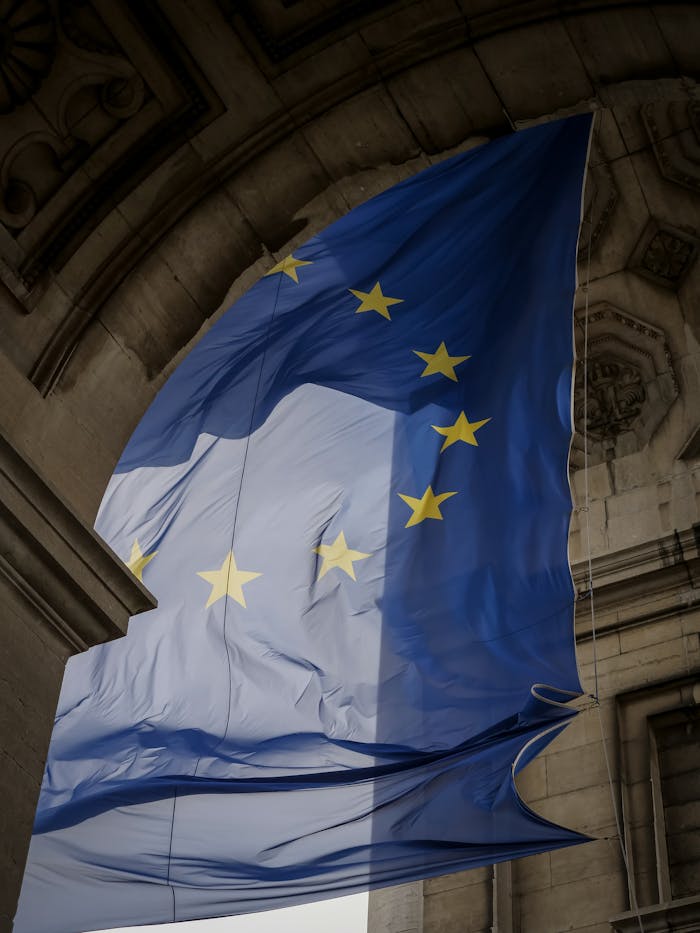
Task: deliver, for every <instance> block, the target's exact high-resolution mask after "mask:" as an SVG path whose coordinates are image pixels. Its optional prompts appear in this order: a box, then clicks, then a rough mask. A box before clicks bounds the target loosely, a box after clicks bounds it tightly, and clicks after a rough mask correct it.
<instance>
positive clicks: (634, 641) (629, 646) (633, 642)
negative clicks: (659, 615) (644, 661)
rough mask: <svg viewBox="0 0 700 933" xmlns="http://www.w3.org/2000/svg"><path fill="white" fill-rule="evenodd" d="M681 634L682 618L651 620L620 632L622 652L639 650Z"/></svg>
mask: <svg viewBox="0 0 700 933" xmlns="http://www.w3.org/2000/svg"><path fill="white" fill-rule="evenodd" d="M680 636H681V623H680V619H678V618H675V619H673V618H672V619H668V618H667V619H663V620H662V621H661V622H649V623H647V624H646V625H639V626H635V627H634V628H628V629H624V630H623V631H621V632H620V649H621V651H622V652H629V651H637V650H638V649H640V648H647V647H649V646H650V645H658V644H660V643H663V642H668V641H670V640H671V639H674V638H680Z"/></svg>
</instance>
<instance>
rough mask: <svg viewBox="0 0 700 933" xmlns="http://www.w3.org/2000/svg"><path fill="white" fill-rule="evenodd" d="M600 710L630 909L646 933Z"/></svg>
mask: <svg viewBox="0 0 700 933" xmlns="http://www.w3.org/2000/svg"><path fill="white" fill-rule="evenodd" d="M596 707H597V709H598V723H599V725H600V738H601V741H602V743H603V757H604V759H605V770H606V771H607V772H608V785H609V787H610V797H611V799H612V805H613V813H614V815H615V827H616V829H617V838H618V841H619V843H620V852H621V853H622V861H623V862H624V865H625V874H626V876H627V890H628V891H629V895H630V907H631V908H632V910H633V911H634V913H635V915H636V917H637V923H638V924H639V933H645V931H644V923H643V921H642V915H641V913H640V910H639V904H638V903H637V891H636V885H635V883H634V878H633V877H632V872H631V870H630V863H629V858H628V855H627V845H626V844H625V838H624V836H623V834H622V818H621V816H620V808H619V807H618V803H617V797H616V796H615V785H614V782H613V775H612V768H611V767H610V757H609V755H608V739H607V736H606V734H605V726H604V724H603V714H602V712H601V709H600V703H596Z"/></svg>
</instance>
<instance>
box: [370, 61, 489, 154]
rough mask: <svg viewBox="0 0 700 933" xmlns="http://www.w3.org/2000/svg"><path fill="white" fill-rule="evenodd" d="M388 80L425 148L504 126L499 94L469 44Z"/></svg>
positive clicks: (445, 146) (448, 144) (449, 144)
mask: <svg viewBox="0 0 700 933" xmlns="http://www.w3.org/2000/svg"><path fill="white" fill-rule="evenodd" d="M386 84H387V88H388V90H389V93H390V94H391V96H392V98H393V99H394V102H395V103H396V106H397V108H398V110H399V112H400V113H401V115H402V116H403V118H404V120H406V122H407V123H408V125H409V126H410V128H411V131H412V132H413V135H414V136H415V137H416V139H417V140H418V142H419V143H420V145H421V147H422V148H423V150H424V151H425V152H429V153H436V152H442V151H443V150H445V149H449V148H450V147H452V146H455V145H457V143H459V142H461V141H462V140H464V139H466V138H467V137H468V136H470V135H471V134H473V133H474V132H475V131H476V130H477V129H478V130H479V131H480V132H484V131H486V132H487V131H488V129H489V128H494V129H497V130H501V131H502V130H504V129H505V128H507V123H506V121H505V117H504V115H503V111H502V109H501V104H500V102H499V100H498V97H497V96H496V94H495V93H494V91H493V89H492V87H491V86H490V84H489V83H488V80H487V78H486V76H485V74H484V72H483V70H482V68H481V65H480V64H479V61H478V59H477V57H476V55H475V54H474V52H473V50H472V49H469V48H462V49H457V50H455V51H452V52H448V53H447V54H446V55H443V56H441V57H440V58H437V59H435V58H433V59H430V60H429V61H427V62H422V63H420V64H419V65H415V66H414V67H413V68H410V69H409V70H407V71H404V72H401V73H400V74H399V75H397V76H396V77H393V78H390V79H389V80H388V81H387V82H386Z"/></svg>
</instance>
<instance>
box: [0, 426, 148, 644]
mask: <svg viewBox="0 0 700 933" xmlns="http://www.w3.org/2000/svg"><path fill="white" fill-rule="evenodd" d="M0 541H1V542H2V544H0V573H1V574H3V576H4V577H5V578H6V579H7V580H8V581H9V582H10V584H11V585H12V586H13V587H14V588H16V589H17V590H19V591H20V592H21V593H22V594H23V596H24V598H25V599H26V600H27V601H28V602H29V603H30V604H31V605H32V607H33V609H34V611H35V618H36V619H37V621H38V622H39V623H40V624H42V625H43V626H46V627H48V628H49V629H50V630H51V632H52V634H53V636H54V637H58V639H59V640H60V642H61V643H62V644H64V645H65V646H66V648H67V649H68V651H69V653H71V654H72V653H74V652H76V651H83V650H85V649H86V648H89V647H90V646H91V645H96V644H99V643H101V642H105V641H110V640H111V639H114V638H119V637H120V636H122V635H124V634H125V633H126V628H127V623H128V620H129V617H130V616H132V615H135V614H136V613H139V612H144V611H145V610H148V609H153V608H154V607H155V605H156V601H155V599H154V598H153V596H152V595H151V594H150V593H149V592H148V590H147V589H146V588H145V587H144V586H143V585H142V584H141V583H140V582H139V581H138V580H137V579H136V577H134V576H133V574H131V573H130V571H129V570H128V569H127V568H126V566H125V565H124V564H123V563H122V561H121V560H120V559H119V558H118V557H117V555H116V554H115V553H114V552H113V551H112V550H111V549H110V548H109V547H107V545H106V544H105V543H104V542H103V541H102V539H101V538H100V537H99V536H98V535H97V534H96V533H95V532H94V531H93V530H92V529H91V528H89V527H88V526H87V525H85V524H84V523H83V522H81V521H80V519H78V518H77V517H76V515H75V514H74V513H73V512H72V510H71V509H70V508H69V506H68V505H67V504H66V503H65V502H64V500H63V499H62V498H61V497H60V495H59V494H58V493H57V492H56V491H55V490H54V489H53V488H52V487H51V486H50V485H49V484H48V483H47V482H46V481H45V480H43V479H42V478H41V476H40V475H39V474H38V472H37V471H36V469H35V468H34V467H33V466H32V465H31V464H30V463H29V462H28V461H27V460H25V459H24V458H23V457H21V456H20V454H19V453H18V452H17V451H16V450H15V449H14V448H13V447H12V446H11V444H10V443H9V442H8V441H7V440H6V439H5V438H4V437H3V436H2V435H1V434H0Z"/></svg>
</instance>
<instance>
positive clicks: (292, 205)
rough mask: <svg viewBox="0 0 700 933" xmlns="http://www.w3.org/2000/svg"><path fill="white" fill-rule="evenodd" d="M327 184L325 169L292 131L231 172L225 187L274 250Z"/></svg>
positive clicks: (295, 229) (295, 228)
mask: <svg viewBox="0 0 700 933" xmlns="http://www.w3.org/2000/svg"><path fill="white" fill-rule="evenodd" d="M329 184H330V178H329V176H328V174H327V172H326V171H325V170H324V169H323V167H322V166H321V165H320V163H319V161H318V159H317V158H316V156H315V155H314V153H313V152H312V150H311V149H310V147H309V146H308V144H307V143H306V141H305V140H304V138H303V137H302V135H301V134H300V133H295V134H293V135H292V136H289V137H288V138H287V139H285V140H284V141H283V142H280V143H278V144H277V145H275V146H272V147H271V148H270V149H268V150H267V151H266V152H264V153H263V154H262V155H260V156H259V158H257V159H256V160H255V161H254V162H253V163H251V164H250V165H248V166H246V167H245V168H244V169H242V170H241V171H240V172H238V173H237V174H236V175H234V176H233V178H231V179H230V180H229V181H228V182H227V183H226V189H227V191H228V192H229V193H230V194H231V195H232V197H233V199H234V201H235V202H236V203H237V204H238V206H239V207H240V209H241V211H242V213H243V215H244V217H245V218H246V219H247V221H248V222H249V223H250V225H251V227H252V228H253V229H254V230H255V232H256V233H257V235H258V236H259V237H260V239H261V240H262V242H263V243H265V245H266V246H267V248H268V249H269V250H270V251H271V252H275V251H276V250H278V249H280V248H281V247H282V246H284V244H286V243H287V242H288V241H289V240H290V239H291V238H292V237H293V236H294V235H295V234H296V233H298V232H299V229H300V225H301V226H303V225H304V221H303V218H302V219H301V220H300V219H298V218H297V219H296V221H295V217H296V215H297V212H299V211H300V210H301V209H302V208H303V207H304V206H305V205H306V204H308V203H309V202H310V201H312V200H313V198H315V197H316V196H317V195H318V194H320V192H322V191H324V190H325V189H326V188H327V187H328V185H329ZM339 210H340V206H339ZM314 232H315V231H314ZM309 235H311V234H309Z"/></svg>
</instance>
